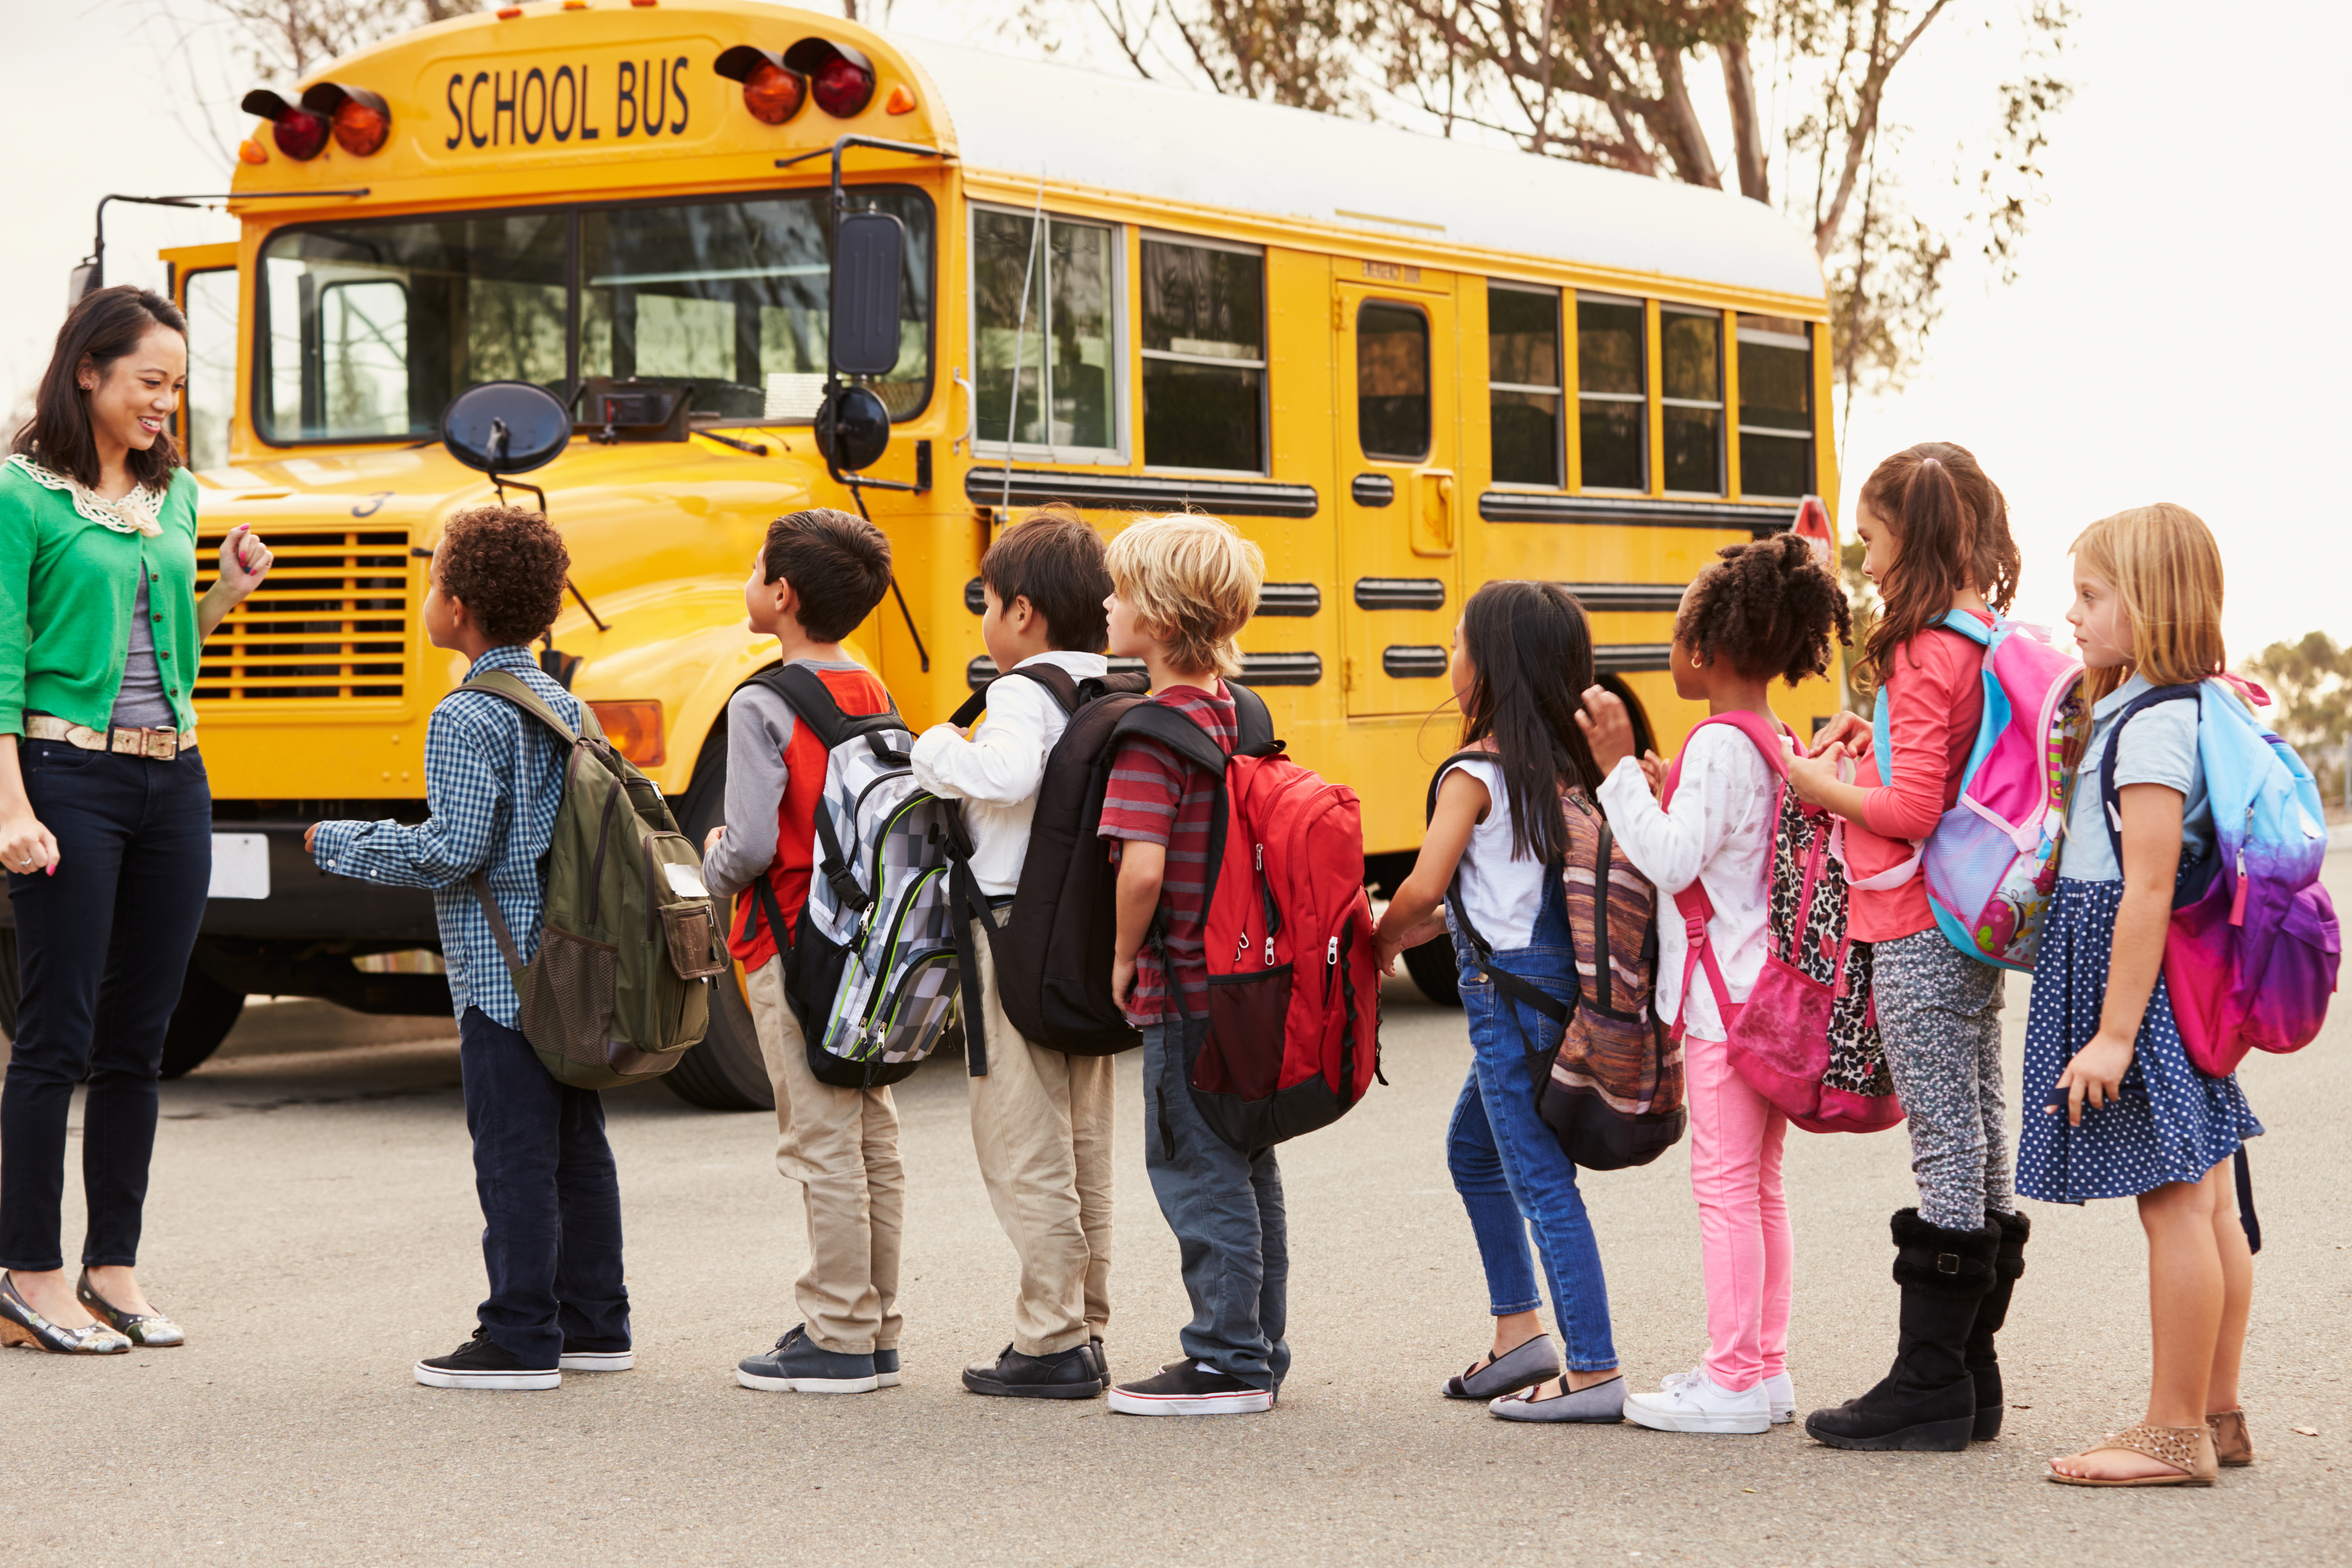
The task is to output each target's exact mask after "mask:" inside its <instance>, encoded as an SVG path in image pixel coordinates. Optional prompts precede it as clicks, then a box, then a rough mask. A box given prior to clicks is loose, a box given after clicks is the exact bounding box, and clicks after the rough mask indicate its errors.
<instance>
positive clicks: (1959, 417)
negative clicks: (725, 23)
mask: <svg viewBox="0 0 2352 1568" xmlns="http://www.w3.org/2000/svg"><path fill="white" fill-rule="evenodd" d="M2008 3H2009V0H1973V4H1970V5H1962V6H1960V7H1956V8H1955V12H1954V13H1953V16H1954V17H1955V18H1956V19H1958V18H1961V17H1962V16H1963V14H1964V13H1966V12H1969V11H1976V12H1979V13H1987V14H1990V13H1992V12H1993V11H1994V10H1995V8H1996V7H1999V6H2002V5H2007V4H2008ZM998 9H999V8H998V7H993V6H983V5H975V4H968V3H967V4H953V5H950V4H948V3H947V0H898V4H897V5H895V6H894V7H893V11H894V15H893V16H892V21H893V22H894V23H895V24H896V25H897V26H900V27H904V28H907V29H909V30H913V31H919V32H927V33H936V34H938V35H940V36H942V37H963V38H967V39H969V40H970V41H972V42H975V43H981V44H983V45H989V46H991V47H1004V46H1003V44H1002V42H1000V41H999V40H998V39H997V37H996V35H995V32H994V28H993V25H992V23H991V22H990V21H988V20H987V19H986V18H988V17H991V16H993V15H995V14H997V11H998ZM2081 10H2082V12H2083V19H2082V20H2081V22H2080V23H2079V24H2078V26H2076V28H2075V29H2074V34H2073V44H2072V47H2071V48H2070V50H2069V58H2068V62H2067V65H2066V69H2067V70H2068V72H2069V73H2070V74H2071V75H2072V76H2073V78H2074V79H2075V80H2076V81H2078V82H2079V83H2081V90H2080V92H2079V94H2078V96H2077V97H2076V99H2075V100H2074V104H2073V105H2072V106H2071V107H2070V108H2068V110H2066V111H2065V113H2064V114H2063V117H2061V118H2060V119H2059V121H2057V123H2056V126H2055V132H2054V136H2053V146H2052V148H2051V150H2050V152H2049V153H2048V156H2047V166H2048V168H2049V170H2050V173H2051V178H2050V184H2049V196H2050V201H2049V205H2048V206H2047V207H2046V208H2045V209H2043V210H2042V211H2041V212H2039V213H2037V214H2036V215H2035V216H2034V219H2033V227H2032V234H2031V235H2030V236H2029V237H2028V240H2027V245H2026V250H2025V254H2024V258H2023V268H2024V277H2023V278H2022V279H2021V281H2019V282H2018V283H2016V284H2015V285H2013V286H2011V287H2009V288H2006V289H1998V288H1988V287H1986V286H1985V285H1984V283H1983V281H1982V279H1981V278H1980V277H1978V276H1965V277H1963V278H1962V279H1960V281H1959V282H1958V285H1957V286H1956V287H1955V288H1954V289H1952V290H1951V292H1950V294H1949V296H1948V305H1947V309H1946V312H1945V316H1944V320H1943V322H1942V324H1941V326H1940V327H1939V328H1938V330H1937V335H1936V338H1935V340H1934V347H1933V350H1932V356H1931V357H1932V363H1931V364H1930V366H1929V369H1928V371H1927V374H1924V375H1922V376H1920V377H1919V378H1918V379H1917V380H1916V382H1915V383H1914V384H1912V385H1911V386H1910V387H1909V388H1908V389H1907V390H1906V391H1905V392H1904V393H1903V394H1902V395H1899V396H1896V397H1894V398H1891V399H1889V400H1888V401H1886V402H1885V403H1883V404H1881V405H1875V406H1871V405H1864V406H1863V407H1860V408H1857V409H1856V411H1855V414H1854V417H1853V426H1852V430H1851V432H1850V437H1849V441H1848V445H1847V450H1846V465H1845V466H1846V473H1847V489H1848V493H1849V495H1851V492H1852V490H1853V486H1854V485H1855V484H1857V483H1859V481H1860V479H1861V478H1862V476H1863V475H1864V474H1865V473H1866V472H1867V471H1868V469H1869V468H1870V466H1871V465H1872V463H1874V461H1875V460H1876V459H1877V458H1880V457H1883V456H1885V454H1887V453H1889V452H1892V451H1894V450H1895V449H1897V448H1898V447H1903V446H1906V445H1908V444H1909V443H1911V442H1913V441H1917V440H1925V439H1944V440H1952V441H1958V442H1959V443H1961V444H1962V445H1964V446H1967V447H1970V448H1972V449H1973V450H1974V451H1975V452H1976V453H1977V455H1978V457H1979V458H1980V459H1981V460H1982V461H1983V463H1984V465H1985V467H1986V468H1987V469H1988V471H1990V473H1991V475H1992V476H1993V478H1994V479H1995V480H1996V481H1998V482H1999V483H2000V486H2001V487H2002V489H2004V490H2005V491H2006V492H2007V493H2008V496H2009V499H2010V504H2011V511H2012V516H2013V519H2014V523H2015V527H2016V530H2017V533H2018V539H2019V543H2020V545H2021V548H2022V549H2023V551H2024V553H2025V580H2024V587H2023V594H2022V597H2021V605H2020V611H2021V613H2023V614H2027V615H2029V616H2032V617H2034V618H2040V619H2047V620H2051V621H2053V622H2054V621H2055V620H2056V619H2057V617H2059V616H2062V615H2063V612H2064V608H2065V603H2066V599H2067V596H2068V593H2069V586H2068V578H2067V561H2066V557H2065V547H2066V544H2067V542H2068V541H2069V540H2071V539H2072V538H2073V537H2074V534H2075V532H2076V531H2078V530H2080V529H2081V528H2082V526H2083V525H2084V524H2085V523H2087V522H2090V521H2094V520H2095V519H2096V518H2099V517H2102V516H2105V514H2106V513H2108V512H2111V511H2115V510H2119V509H2121V508H2123V507H2126V506H2133V505H2137V504H2139V503H2141V502H2145V501H2149V500H2174V501H2178V502H2180V503H2181V504H2183V505H2186V506H2188V507H2189V508H2191V509H2192V510H2196V511H2197V512H2198V513H2200V515H2201V516H2203V517H2204V519H2205V520H2206V521H2207V522H2209V523H2210V524H2211V525H2212V527H2213V531H2214V532H2215V533H2216V534H2217V535H2219V536H2220V539H2221V548H2222V552H2223V554H2224V556H2225V557H2226V559H2227V562H2228V565H2229V570H2230V595H2231V596H2230V613H2229V631H2230V637H2231V650H2232V652H2233V653H2234V654H2236V655H2239V656H2241V657H2242V656H2243V655H2246V654H2250V653H2252V652H2254V651H2257V650H2258V649H2259V648H2260V647H2261V646H2262V645H2263V644H2264V643H2267V642H2270V641H2272V640H2274V639H2278V638H2285V637H2300V636H2301V635H2302V634H2303V633H2304V632H2305V631H2308V630H2310V629H2312V628H2313V627H2321V628H2324V629H2326V630H2328V631H2330V632H2332V633H2334V634H2335V635H2336V637H2337V638H2338V639H2339V640H2352V530H2347V528H2345V527H2344V526H2343V525H2342V524H2343V517H2342V513H2341V511H2340V510H2339V509H2340V508H2342V507H2343V505H2344V502H2343V501H2342V500H2340V499H2339V500H2329V499H2328V498H2329V497H2330V496H2334V495H2336V494H2337V492H2338V490H2339V489H2341V488H2342V487H2343V481H2342V479H2341V477H2340V476H2338V475H2337V474H2336V471H2335V470H2333V469H2330V468H2327V467H2326V463H2324V462H2323V461H2322V459H2323V458H2326V454H2327V453H2328V452H2330V451H2335V452H2337V453H2338V454H2339V458H2338V459H2328V460H2329V461H2336V460H2340V454H2341V453H2343V451H2344V450H2345V447H2340V446H2338V445H2336V443H2338V442H2340V441H2343V440H2344V439H2345V437H2344V430H2345V427H2346V426H2347V422H2348V421H2352V390H2347V388H2352V380H2347V373H2346V371H2345V369H2344V367H2345V366H2347V365H2352V314H2347V312H2345V311H2343V310H2337V309H2336V308H2334V307H2328V308H2326V309H2322V308H2320V307H2321V305H2322V304H2323V303H2324V301H2326V300H2329V299H2332V298H2333V297H2334V295H2335V291H2336V287H2337V285H2338V282H2339V279H2341V277H2342V276H2343V274H2344V265H2343V257H2344V255H2345V253H2346V250H2347V243H2352V218H2347V204H2346V203H2345V202H2344V200H2343V199H2342V195H2341V175H2340V174H2336V173H2334V172H2333V171H2334V169H2335V165H2334V163H2332V162H2330V161H2329V160H2328V159H2327V158H2326V156H2325V155H2324V154H2323V152H2322V151H2321V150H2324V149H2331V148H2336V147H2340V146H2342V145H2343V144H2345V142H2346V141H2347V138H2352V94H2347V93H2346V92H2345V91H2344V90H2343V87H2342V83H2341V79H2340V72H2341V64H2340V62H2341V61H2342V60H2343V59H2344V58H2346V57H2347V54H2352V7H2347V6H2345V5H2341V4H2337V3H2333V0H2265V3H2264V4H2263V5H2260V6H2259V7H2254V8H2252V10H2254V11H2257V12H2258V13H2259V19H2258V21H2256V20H2254V19H2252V18H2250V19H2249V20H2250V24H2251V25H2254V26H2259V27H2260V28H2261V30H2262V32H2263V36H2264V37H2267V38H2269V39H2272V40H2273V41H2276V42H2277V44H2278V47H2270V48H2266V49H2264V50H2263V53H2262V59H2263V67H2262V71H2261V80H2260V84H2259V86H2258V88H2257V89H2254V90H2257V91H2258V92H2259V93H2260V95H2261V99H2262V106H2261V110H2260V112H2259V114H2258V115H2257V116H2256V117H2255V118H2254V120H2253V121H2250V122H2249V123H2251V124H2252V125H2253V126H2254V127H2255V129H2253V130H2252V131H2241V132H2237V133H2224V132H2223V130H2222V129H2221V123H2220V122H2217V121H2216V120H2215V118H2214V116H2213V113H2212V111H2211V104H2212V97H2211V87H2212V66H2213V59H2214V56H2215V50H2216V47H2217V45H2216V41H2215V36H2214V33H2213V29H2212V11H2211V8H2210V5H2203V4H2199V3H2196V0H2082V5H2081ZM146 14H147V13H146V10H145V7H144V6H143V5H142V4H141V0H0V24H5V26H0V36H5V37H6V39H7V43H8V50H7V57H6V58H7V60H8V62H9V68H8V72H7V78H6V79H7V85H8V89H9V90H8V100H9V110H10V112H9V116H8V119H9V123H10V125H11V126H12V127H14V128H15V133H16V137H17V139H18V142H19V146H18V152H17V154H16V156H14V157H12V158H11V159H10V160H9V184H10V190H9V196H10V201H9V208H10V213H9V220H8V225H7V227H8V230H9V237H8V238H7V239H6V241H5V244H0V299H6V300H10V301H12V303H13V309H10V310H7V311H6V312H5V315H0V410H4V409H10V408H16V407H19V406H21V405H22V404H23V402H24V401H25V399H26V395H28V394H29V393H30V391H31V389H32V386H33V384H34V383H35V381H36V380H37V378H38V376H39V374H40V372H41V368H42V366H43V364H44V363H46V360H47V352H48V345H49V342H50V341H51V339H52V338H53V336H54V335H55V333H56V331H57V325H58V321H59V319H60V315H61V312H62V310H63V309H64V306H65V302H66V300H65V292H66V275H67V272H68V269H69V268H71V267H72V266H73V264H74V263H75V262H76V261H78V260H79V259H80V258H81V257H82V256H83V255H84V253H85V252H87V251H88V249H89V237H90V216H89V215H90V209H91V207H92V206H93V205H95V203H96V202H97V200H98V198H99V197H100V195H104V194H106V193H108V192H110V191H122V192H135V193H141V194H148V193H156V192H184V191H215V190H219V189H221V188H222V186H223V184H224V182H225V181H226V169H225V168H224V166H223V165H222V163H221V162H220V159H219V153H218V152H217V150H216V148H215V145H214V144H213V142H211V141H209V140H207V139H205V138H204V137H202V136H201V135H199V134H197V133H196V132H195V131H194V127H195V126H196V125H197V124H198V122H199V121H200V119H201V115H200V114H199V113H197V112H194V111H193V110H182V111H180V112H178V113H174V112H173V110H172V105H173V104H174V103H176V102H179V101H181V100H184V98H185V96H186V86H185V84H186V81H187V79H188V71H189V68H191V67H194V69H195V71H196V72H197V74H198V75H200V76H205V77H208V78H209V79H214V80H217V81H220V82H223V83H224V84H226V83H227V82H228V81H229V80H230V79H231V78H233V77H234V74H235V72H234V69H233V68H229V67H228V66H227V65H226V60H225V58H223V56H222V54H221V51H220V46H219V43H218V41H217V40H216V39H215V40H206V39H202V38H199V39H198V40H196V41H195V43H194V51H193V53H191V54H185V55H183V56H181V57H180V58H179V59H178V60H177V61H176V62H175V65H174V66H171V67H167V64H166V61H165V58H164V55H165V49H164V47H163V46H164V40H163V38H162V37H159V36H157V35H156V34H155V33H154V31H153V30H152V28H151V27H149V26H146V25H144V23H143V20H142V19H143V18H144V16H146ZM975 18H978V19H975ZM1947 25H1948V24H1946V23H1938V24H1937V26H1938V28H1939V29H1941V28H1944V27H1945V26H1947ZM1984 37H1985V35H1979V36H1977V37H1970V36H1969V35H1968V33H1967V32H1966V31H1964V30H1960V29H1955V30H1954V31H1953V32H1951V33H1950V34H1948V35H1939V34H1938V33H1931V34H1930V35H1929V36H1928V38H1927V40H1925V41H1923V43H1922V45H1921V50H1922V52H1921V53H1919V54H1917V55H1916V56H1915V58H1912V59H1911V60H1908V61H1906V63H1905V65H1904V66H1903V68H1902V74H1901V75H1899V76H1898V78H1897V84H1898V90H1897V94H1896V100H1895V112H1896V113H1897V115H1898V116H1901V117H1905V118H1907V119H1908V120H1909V121H1910V122H1911V123H1912V125H1913V126H1914V141H1913V145H1914V147H1915V148H1917V149H1920V150H1923V151H1925V150H1927V149H1931V148H1941V147H1943V146H1945V145H1947V144H1948V142H1950V140H1951V138H1952V136H1953V135H1954V134H1955V133H1956V132H1957V131H1958V128H1960V127H1961V126H1963V125H1964V124H1966V123H1967V122H1968V121H1967V117H1968V116H1969V115H1970V114H1973V113H1980V112H1981V106H1982V105H1983V104H1984V103H1986V102H1989V100H1990V99H1989V86H1990V84H1989V79H1988V77H1987V75H1986V72H1987V70H1988V69H1989V68H1996V69H1997V68H1998V64H1999V62H1998V61H1997V60H1994V61H1991V62H1990V65H1989V63H1988V60H1987V59H1986V58H1985V55H1984V50H1985V48H1986V47H1987V45H1986V44H1985V42H1984ZM100 72H102V74H100ZM1980 92H1981V93H1984V94H1985V96H1983V97H1979V93H1980ZM246 124H247V122H246V121H244V120H243V118H242V117H241V116H238V115H237V114H236V112H235V111H234V110H233V109H230V108H226V107H224V109H223V110H222V111H221V112H220V114H219V115H218V116H217V118H216V119H215V127H216V133H217V134H218V135H219V136H220V138H221V141H222V143H223V144H225V145H233V144H234V143H235V142H236V139H237V138H238V137H239V136H241V135H243V134H244V133H245V130H246ZM2331 192H2332V193H2335V194H2333V195H2331V194H2330V193H2331ZM233 232H234V231H233V228H232V226H229V225H228V224H227V222H226V220H225V219H222V218H219V217H215V216H205V215H197V214H190V213H181V212H171V211H158V210H155V209H141V208H135V207H132V208H124V207H116V208H114V209H112V210H111V211H110V215H109V221H108V238H109V258H110V268H109V272H108V278H109V280H110V281H113V282H121V281H128V280H137V281H143V282H160V279H161V277H162V268H161V267H160V265H159V264H157V263H156V262H154V261H153V259H152V258H153V255H154V252H155V250H156V248H157V247H159V246H163V245H173V244H189V243H194V242H197V241H201V240H205V239H209V238H216V237H233ZM2296 300H2303V301H2305V304H2303V305H2295V304H2294V301H2296ZM2263 301H2269V303H2263ZM2256 304H2262V308H2261V309H2259V310H2257V309H2255V308H2254V306H2255V305H2256ZM2225 306H2226V307H2228V308H2227V309H2224V308H2223V307H2225ZM2323 371H2325V372H2328V373H2330V374H2332V376H2333V379H2330V376H2329V375H2324V374H2322V372H2323Z"/></svg>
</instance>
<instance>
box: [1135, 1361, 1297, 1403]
mask: <svg viewBox="0 0 2352 1568" xmlns="http://www.w3.org/2000/svg"><path fill="white" fill-rule="evenodd" d="M1110 1407H1111V1408H1112V1409H1113V1410H1116V1411H1118V1413H1119V1414H1120V1415H1259V1414H1261V1413H1263V1412H1265V1411H1268V1410H1271V1409H1273V1408H1274V1395H1273V1394H1271V1393H1269V1392H1267V1391H1266V1390H1265V1389H1263V1388H1259V1387H1256V1386H1255V1385H1253V1384H1246V1383H1244V1382H1243V1381H1242V1380H1241V1379H1240V1378H1238V1377H1228V1376H1226V1375H1225V1374H1224V1373H1222V1372H1219V1371H1218V1370H1217V1369H1216V1368H1215V1367H1213V1366H1211V1365H1210V1364H1209V1363H1207V1362H1204V1361H1179V1362H1171V1363H1169V1364H1168V1365H1167V1366H1165V1367H1162V1368H1161V1369H1160V1374H1159V1375H1158V1376H1156V1377H1147V1378H1145V1379H1144V1380H1143V1381H1142V1382H1140V1383H1122V1384H1119V1385H1118V1387H1116V1388H1114V1389H1112V1390H1111V1391H1110Z"/></svg>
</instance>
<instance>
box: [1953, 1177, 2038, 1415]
mask: <svg viewBox="0 0 2352 1568" xmlns="http://www.w3.org/2000/svg"><path fill="white" fill-rule="evenodd" d="M1985 1219H1986V1221H1987V1223H1989V1224H1990V1225H1991V1226H1993V1228H1994V1229H1996V1230H1998V1231H1999V1232H2000V1247H1999V1249H1998V1250H1997V1251H1995V1252H1994V1254H1993V1260H1992V1288H1991V1289H1989V1290H1987V1291H1986V1292H1985V1293H1984V1300H1980V1301H1979V1302H1978V1303H1977V1321H1976V1324H1975V1326H1974V1327H1972V1328H1970V1329H1969V1343H1968V1363H1969V1376H1970V1377H1972V1378H1974V1379H1975V1380H1976V1385H1977V1418H1976V1426H1975V1427H1974V1429H1973V1430H1971V1431H1970V1432H1969V1440H1970V1441H1971V1442H1977V1443H1990V1442H1991V1441H1992V1440H1993V1439H1994V1438H1995V1437H1998V1436H2000V1413H2001V1409H2002V1405H2001V1399H2002V1394H2001V1386H2000V1357H1999V1356H1998V1355H1996V1354H1995V1353H1994V1348H1993V1336H1994V1335H1995V1334H1997V1333H1999V1332H2000V1326H2001V1324H2002V1323H2004V1322H2006V1321H2008V1320H2009V1299H2010V1297H2011V1295H2012V1294H2013V1293H2014V1292H2015V1291H2016V1289H2017V1277H2018V1276H2019V1275H2021V1274H2022V1273H2024V1272H2025V1243H2026V1238H2027V1237H2031V1236H2032V1234H2033V1222H2032V1220H2030V1219H2028V1218H2026V1217H2025V1216H2024V1215H2021V1214H2001V1213H2000V1212H1998V1211H1988V1212H1987V1213H1986V1215H1985Z"/></svg>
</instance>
